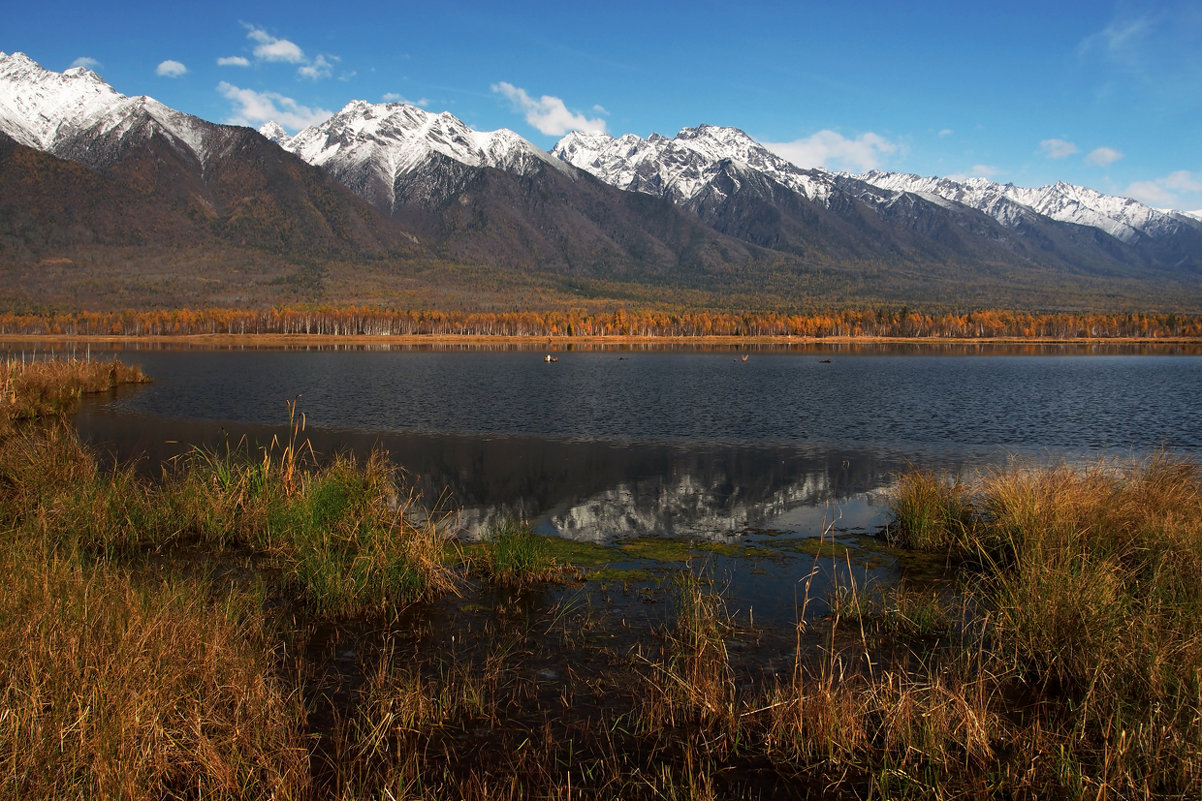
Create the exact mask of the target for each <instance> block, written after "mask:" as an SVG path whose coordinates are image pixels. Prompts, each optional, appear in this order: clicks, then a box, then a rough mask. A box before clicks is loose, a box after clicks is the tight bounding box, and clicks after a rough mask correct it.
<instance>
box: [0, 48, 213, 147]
mask: <svg viewBox="0 0 1202 801" xmlns="http://www.w3.org/2000/svg"><path fill="white" fill-rule="evenodd" d="M216 128H217V126H215V125H213V124H212V123H209V122H205V121H204V120H202V119H200V118H198V117H193V116H191V115H190V114H184V113H183V112H180V111H176V110H175V109H172V108H168V107H167V106H164V105H163V104H162V103H160V102H158V101H157V100H155V99H153V98H150V97H145V96H143V97H126V96H125V95H122V94H120V93H119V92H117V91H116V90H115V89H113V88H112V87H111V86H109V85H108V84H107V83H105V82H104V80H103V79H102V78H101V77H100V76H99V75H97V74H96V73H94V72H92V71H90V70H87V69H84V68H83V67H73V68H71V69H69V70H66V71H64V72H61V73H60V72H52V71H50V70H47V69H44V68H43V67H41V66H40V65H39V64H38V63H37V62H35V61H34V60H33V59H31V58H29V57H28V56H26V55H25V54H24V53H13V54H11V55H9V54H5V53H0V130H3V131H4V132H5V133H7V134H8V135H9V136H11V137H12V138H13V139H15V140H16V141H17V142H19V143H20V144H23V145H26V146H28V147H33V148H36V149H38V150H43V151H46V152H47V153H53V154H54V155H56V156H60V157H62V158H69V159H72V160H73V161H80V162H83V163H85V164H88V165H89V166H94V167H99V166H107V165H108V164H111V163H113V162H114V161H116V160H117V159H118V158H119V157H120V154H121V153H122V152H123V151H124V150H125V149H127V148H129V147H131V146H136V144H137V143H140V142H145V141H147V140H149V139H150V138H152V137H154V136H155V135H156V134H157V135H161V136H163V137H165V138H166V139H167V140H168V141H169V142H170V143H171V144H172V146H173V147H174V148H175V149H176V150H177V151H179V152H180V153H181V155H184V154H187V155H191V156H192V157H194V158H195V159H196V160H197V161H198V162H200V163H201V164H203V163H205V161H207V160H208V157H209V153H210V151H211V149H212V148H213V147H214V146H215V144H216V143H215V142H213V141H212V134H213V133H214V131H215V129H216Z"/></svg>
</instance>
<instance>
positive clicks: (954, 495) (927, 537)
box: [889, 470, 973, 552]
mask: <svg viewBox="0 0 1202 801" xmlns="http://www.w3.org/2000/svg"><path fill="white" fill-rule="evenodd" d="M889 511H890V513H891V514H892V516H893V523H892V525H891V527H890V538H891V539H892V540H893V541H894V542H896V543H898V544H900V545H902V546H904V547H906V548H913V549H915V550H919V551H947V552H958V551H961V550H963V549H964V548H965V547H966V545H967V542H966V541H967V540H968V538H969V536H970V534H971V532H970V528H971V526H972V521H973V515H972V508H971V503H970V498H969V494H968V490H967V488H966V487H965V486H964V484H962V483H961V482H960V480H959V479H956V480H953V481H949V480H946V479H943V478H941V477H940V476H938V475H937V474H936V473H934V472H933V471H929V470H911V471H909V472H907V473H904V474H902V476H901V477H900V478H899V479H898V483H897V486H896V488H895V489H894V491H893V493H892V494H891V496H890V498H889Z"/></svg>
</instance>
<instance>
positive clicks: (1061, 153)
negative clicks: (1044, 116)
mask: <svg viewBox="0 0 1202 801" xmlns="http://www.w3.org/2000/svg"><path fill="white" fill-rule="evenodd" d="M1039 149H1040V150H1041V151H1043V154H1044V155H1045V156H1047V157H1048V158H1050V159H1062V158H1065V157H1066V156H1071V155H1073V154H1074V153H1076V152H1078V150H1077V146H1076V145H1074V144H1073V143H1072V142H1066V141H1064V140H1063V139H1044V140H1043V141H1042V142H1040V143H1039Z"/></svg>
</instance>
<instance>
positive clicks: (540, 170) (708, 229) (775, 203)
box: [0, 53, 1202, 305]
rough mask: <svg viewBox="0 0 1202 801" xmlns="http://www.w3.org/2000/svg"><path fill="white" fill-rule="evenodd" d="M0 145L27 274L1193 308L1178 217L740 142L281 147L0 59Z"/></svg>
mask: <svg viewBox="0 0 1202 801" xmlns="http://www.w3.org/2000/svg"><path fill="white" fill-rule="evenodd" d="M0 134H2V135H3V136H2V137H0V178H3V181H4V186H5V189H6V196H7V199H6V200H4V201H0V212H3V216H0V238H2V239H3V241H2V242H0V253H4V254H9V256H10V257H11V258H15V259H18V260H23V261H24V263H32V262H36V261H37V260H39V259H40V260H42V261H45V259H46V258H47V256H48V255H49V256H51V257H54V253H55V248H62V247H74V248H76V250H77V251H79V249H82V248H86V247H93V246H101V247H105V246H108V247H121V248H127V249H135V250H137V249H138V248H141V251H140V252H142V253H143V256H144V261H147V262H150V261H153V260H154V259H159V260H160V261H162V254H163V252H164V250H165V249H170V250H171V251H172V252H173V253H176V254H178V253H181V252H184V251H187V252H188V253H189V254H190V255H189V256H188V258H187V259H185V261H187V263H189V264H206V263H212V262H214V261H215V260H217V259H225V260H226V261H228V258H229V257H228V253H229V252H230V251H231V250H232V251H237V252H252V253H260V254H271V258H272V259H273V260H274V261H273V263H274V264H276V265H277V269H276V272H275V273H273V274H272V277H270V279H268V278H264V281H265V282H270V281H276V282H284V283H287V282H288V281H295V280H300V281H301V283H304V284H305V285H306V286H308V287H309V289H310V290H311V293H312V296H313V297H314V298H321V297H332V296H333V295H331V294H330V293H329V290H330V289H331V284H330V281H331V279H330V278H329V277H328V275H327V276H326V277H324V278H323V277H322V276H323V275H325V273H323V269H324V268H322V267H321V266H320V265H321V264H327V263H330V261H331V260H335V261H338V262H340V263H346V264H349V265H354V264H368V263H377V267H378V266H379V265H380V264H388V265H392V266H389V267H385V268H381V269H383V273H382V274H378V275H377V276H376V278H375V279H373V281H374V282H375V283H373V286H374V287H376V288H375V289H374V290H373V292H374V293H375V294H374V295H373V296H377V295H379V293H383V295H384V296H385V297H386V296H387V295H388V293H389V292H392V291H399V290H398V289H397V287H402V286H404V287H406V291H411V290H412V286H413V282H414V281H415V280H417V279H414V278H412V276H411V270H409V268H408V267H406V266H405V265H409V264H440V263H449V264H457V265H479V266H480V267H479V268H480V269H485V270H487V271H493V272H491V273H489V274H490V275H502V274H505V275H511V276H516V277H517V278H516V279H514V280H517V281H518V282H519V283H522V282H524V283H525V284H526V285H529V284H530V283H531V282H535V283H537V282H543V283H546V282H551V283H555V284H557V285H559V286H561V287H575V288H574V289H572V290H571V291H578V288H579V286H581V285H580V284H578V283H573V282H575V281H577V280H584V281H588V282H593V283H592V284H589V286H590V287H593V288H592V289H590V290H589V291H590V292H595V291H598V290H597V289H596V287H597V286H599V285H601V284H598V283H597V282H602V284H604V285H605V286H607V287H608V289H607V290H606V291H614V290H613V286H612V282H617V285H622V286H626V285H628V286H630V287H632V288H633V287H642V289H639V290H637V292H644V293H646V292H652V293H656V294H653V295H645V296H646V297H657V298H659V299H661V300H662V299H667V298H668V297H670V296H665V295H663V291H662V289H648V287H661V288H666V289H668V290H669V291H685V290H688V291H693V290H698V291H702V292H704V293H706V297H708V298H709V299H710V301H711V302H716V299H718V298H726V297H730V298H737V299H739V302H747V301H748V299H758V298H766V299H769V300H770V301H771V302H772V303H794V304H812V303H829V302H855V301H857V300H865V299H870V300H885V301H892V300H896V301H903V302H924V301H926V302H930V301H938V302H949V303H971V304H987V305H1031V304H1038V303H1040V302H1042V299H1044V298H1046V297H1047V293H1046V291H1045V290H1046V289H1047V288H1048V287H1056V288H1057V292H1058V293H1059V294H1058V299H1059V300H1058V302H1064V303H1067V304H1069V305H1071V304H1074V303H1076V304H1082V303H1092V302H1094V300H1092V299H1097V298H1106V297H1112V296H1123V297H1138V296H1142V295H1144V288H1145V287H1149V286H1150V287H1153V289H1152V295H1155V296H1158V297H1160V298H1179V297H1187V296H1188V297H1197V296H1199V295H1202V287H1200V283H1202V282H1199V280H1198V276H1199V274H1200V273H1202V221H1198V220H1197V219H1195V218H1193V217H1191V216H1189V215H1187V214H1182V213H1178V212H1162V211H1158V210H1155V209H1149V208H1148V207H1146V206H1142V205H1141V204H1138V203H1135V202H1134V201H1130V200H1125V199H1121V198H1112V197H1108V196H1105V195H1101V194H1099V193H1097V192H1093V191H1092V190H1088V189H1085V188H1082V187H1073V186H1070V185H1067V184H1058V185H1056V186H1054V187H1043V188H1041V189H1038V190H1027V189H1021V188H1017V187H1013V186H1009V185H999V184H992V183H989V182H984V181H977V180H973V181H962V182H956V181H949V180H947V179H922V178H918V177H916V176H906V175H900V174H895V173H883V172H872V173H868V174H865V175H863V176H852V175H845V174H836V173H831V172H828V171H825V170H820V169H813V170H804V169H800V168H798V167H796V166H795V165H793V164H790V163H789V162H788V161H786V160H784V159H782V158H781V157H779V156H777V155H775V154H774V153H772V152H771V151H770V150H768V149H767V148H766V147H764V146H763V145H762V144H760V143H758V142H756V141H754V140H753V139H751V138H750V137H748V136H747V135H746V134H745V133H743V132H742V131H739V130H737V129H735V128H727V127H718V126H711V125H702V126H699V127H697V128H686V129H684V130H682V131H681V132H680V133H679V134H678V135H677V136H675V137H673V138H671V139H668V138H666V137H663V136H658V135H653V136H652V137H650V138H649V139H641V138H639V137H636V136H633V135H626V136H622V137H618V138H614V137H610V136H607V135H604V134H581V133H573V134H569V135H568V136H566V137H564V138H563V140H561V141H560V142H559V144H558V145H557V146H556V147H555V148H554V150H553V151H552V153H550V154H548V153H546V152H544V151H542V150H540V149H539V148H537V147H535V146H534V145H532V144H531V143H529V142H528V141H526V140H525V139H523V138H522V137H520V136H518V135H517V134H515V133H514V132H512V131H508V130H500V131H492V132H480V131H475V130H473V129H472V128H470V127H468V126H467V125H465V124H464V123H463V122H462V121H460V120H458V119H456V118H455V117H454V116H452V115H450V114H448V113H441V114H433V113H430V112H427V111H424V110H422V109H419V108H415V107H413V106H409V105H405V104H399V103H385V104H371V103H366V102H363V101H354V102H351V103H349V104H347V105H346V106H345V107H344V108H343V109H342V110H341V111H339V112H338V113H337V114H335V115H334V116H332V117H331V118H330V119H328V120H326V121H325V122H323V123H321V124H320V125H316V126H313V127H311V128H308V129H306V130H303V131H300V132H299V133H297V134H296V135H295V136H290V135H289V134H288V133H287V132H286V131H285V130H284V129H283V128H281V127H280V126H279V125H276V124H274V123H268V124H267V125H265V126H263V128H262V129H260V131H259V132H255V131H252V130H250V129H248V128H242V127H237V126H229V125H217V124H213V123H209V122H206V121H204V120H201V119H199V118H197V117H193V116H190V115H187V114H184V113H182V112H179V111H175V110H173V109H170V108H168V107H166V106H164V105H162V104H161V103H158V102H157V101H155V100H153V99H151V98H147V97H136V98H130V97H125V96H123V95H121V94H119V93H118V92H116V91H115V90H114V89H112V87H110V86H108V85H107V84H105V83H104V81H103V80H102V79H101V78H100V77H99V76H97V75H96V74H95V73H92V72H89V71H87V70H84V69H80V68H76V69H71V70H67V71H65V72H63V73H54V72H51V71H48V70H44V69H43V68H41V67H40V66H38V65H37V64H36V63H35V62H33V61H32V60H30V59H28V58H27V57H25V56H24V55H22V54H19V53H17V54H13V55H5V54H0ZM12 188H19V190H18V191H17V192H13V191H9V190H11V189H12ZM219 252H220V253H219ZM13 254H18V255H13ZM135 260H136V259H135ZM172 261H175V260H172ZM289 264H292V265H294V266H295V265H301V267H299V268H297V269H296V270H294V271H293V272H292V273H289V272H288V269H289V268H288V265H289ZM306 265H307V266H306ZM164 269H167V268H164ZM473 269H475V268H473ZM300 273H303V274H304V276H307V277H302V278H301V279H297V278H296V276H297V275H298V274H300ZM30 275H33V273H30ZM289 276H291V277H289ZM170 280H171V278H170V276H164V277H161V282H170ZM251 280H255V279H253V278H252V279H251ZM422 280H423V281H426V282H427V283H428V282H429V281H430V280H431V274H430V273H428V272H427V273H426V274H425V278H423V279H422ZM433 280H435V282H437V281H440V280H441V279H440V278H438V277H437V276H434V278H433ZM506 280H509V279H506ZM565 282H566V283H565ZM265 285H266V284H265ZM342 290H343V291H342V294H340V295H338V297H344V298H345V297H347V296H348V294H347V293H348V291H349V297H351V298H354V297H356V295H355V293H354V290H353V289H351V290H346V288H345V287H344V288H342ZM465 291H468V292H470V291H471V288H470V287H466V288H465ZM624 291H627V290H620V291H619V293H620V292H624ZM630 291H635V290H634V289H631V290H630ZM637 292H636V294H637ZM641 296H642V295H641ZM0 300H3V297H0ZM755 302H757V303H758V302H760V301H759V300H756V301H755Z"/></svg>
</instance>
